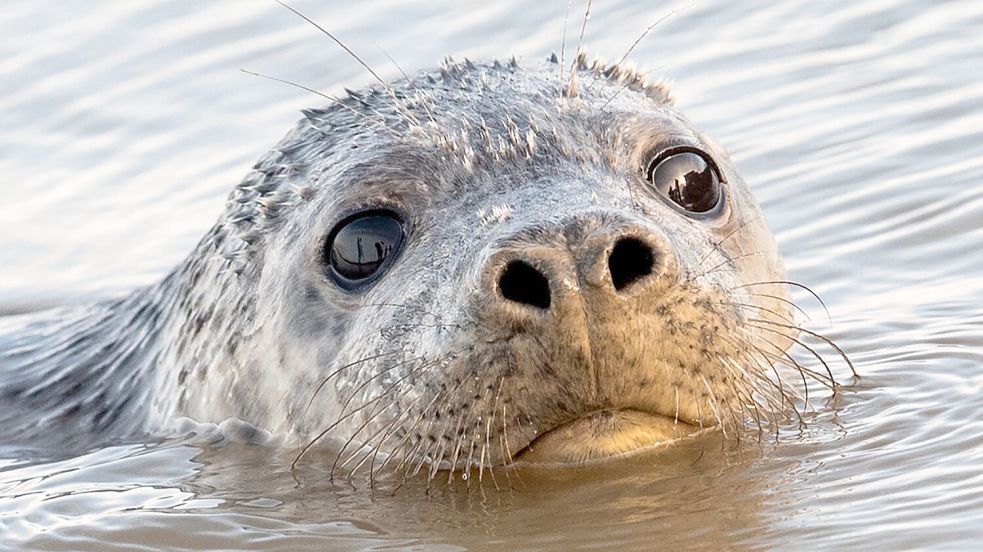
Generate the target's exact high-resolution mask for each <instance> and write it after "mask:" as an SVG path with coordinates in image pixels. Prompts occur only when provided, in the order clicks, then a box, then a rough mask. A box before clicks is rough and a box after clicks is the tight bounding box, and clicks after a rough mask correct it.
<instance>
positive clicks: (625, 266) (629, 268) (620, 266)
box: [608, 237, 655, 291]
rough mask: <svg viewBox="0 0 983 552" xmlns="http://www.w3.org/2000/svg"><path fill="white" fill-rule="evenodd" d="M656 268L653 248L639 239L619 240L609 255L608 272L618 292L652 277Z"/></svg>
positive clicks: (627, 238)
mask: <svg viewBox="0 0 983 552" xmlns="http://www.w3.org/2000/svg"><path fill="white" fill-rule="evenodd" d="M654 266H655V253H654V252H653V251H652V247H651V246H650V245H649V244H647V243H645V242H643V241H642V240H640V239H638V238H631V237H626V238H621V239H619V240H618V241H617V242H616V243H615V244H614V247H612V248H611V253H610V254H609V255H608V272H609V273H610V275H611V283H612V285H613V286H614V289H615V290H617V291H622V290H624V289H625V288H627V287H628V286H630V285H631V284H633V283H635V282H637V281H639V280H642V279H643V278H646V277H648V276H649V275H651V274H652V268H653V267H654Z"/></svg>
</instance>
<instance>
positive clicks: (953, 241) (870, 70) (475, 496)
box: [0, 0, 983, 550]
mask: <svg viewBox="0 0 983 552" xmlns="http://www.w3.org/2000/svg"><path fill="white" fill-rule="evenodd" d="M297 7H298V8H300V9H302V10H303V11H304V12H305V13H308V14H310V15H312V16H314V17H315V18H316V19H318V20H319V21H322V22H324V23H325V24H326V25H327V26H328V27H329V28H331V29H332V30H334V31H336V32H338V33H339V34H340V35H341V36H343V37H344V38H346V39H348V42H350V43H351V45H352V46H353V47H354V48H355V49H356V50H357V51H359V52H361V53H363V55H364V56H365V58H366V60H367V61H368V62H369V63H370V64H372V65H373V66H375V67H377V68H378V70H379V71H380V73H381V74H382V75H383V76H384V77H385V78H393V77H395V76H396V75H397V74H398V71H397V70H396V69H395V68H393V67H392V66H391V65H390V64H389V63H388V61H387V60H386V58H385V55H384V54H383V53H382V51H381V50H386V51H389V52H391V53H394V54H395V57H396V58H397V59H398V61H399V63H400V65H401V66H403V67H404V68H407V69H410V68H414V67H421V66H432V65H434V64H436V63H437V62H438V61H439V60H440V59H441V58H442V57H443V56H444V55H447V54H453V55H455V56H457V57H463V56H470V57H473V58H487V57H492V56H508V55H511V54H517V55H519V56H525V57H526V59H538V58H540V57H543V56H545V55H546V54H547V53H548V52H549V51H551V50H554V49H559V44H560V41H559V35H560V33H561V31H562V27H563V20H562V12H563V10H564V8H565V2H555V3H554V2H519V1H517V0H511V1H506V2H498V3H478V2H471V1H466V2H450V1H449V0H447V1H442V2H428V3H420V4H419V5H416V6H407V5H403V4H397V3H395V2H391V1H386V0H383V1H376V0H373V1H368V2H360V3H352V2H348V3H341V2H332V3H325V2H314V1H313V0H312V1H308V2H298V3H297ZM577 9H579V8H577V7H576V6H575V9H574V11H577ZM669 9H671V6H669V5H663V4H659V5H657V6H656V7H652V6H651V5H646V4H645V3H641V2H630V1H627V0H626V1H614V0H612V1H610V2H604V3H597V4H596V5H595V9H594V13H593V14H592V18H591V21H590V25H589V26H588V28H587V33H586V36H585V43H586V44H587V45H588V47H589V49H590V50H591V51H593V52H596V53H598V54H600V55H603V56H605V57H608V58H614V57H617V56H620V55H621V53H623V52H624V51H625V50H626V49H627V47H628V46H629V45H630V43H631V41H632V40H634V37H636V36H638V34H639V33H640V32H641V31H642V30H643V29H644V28H645V26H647V25H648V24H649V23H650V22H651V21H654V20H656V19H658V18H659V17H660V16H662V15H663V14H665V13H666V12H667V11H668V10H669ZM981 24H983V6H981V5H976V4H971V3H966V2H964V3H933V4H926V3H922V2H915V1H913V0H912V1H902V0H880V1H875V2H863V3H855V2H842V1H838V2H826V3H822V4H821V5H820V4H815V5H810V4H803V3H801V2H791V1H781V2H763V1H751V2H741V3H730V2H722V1H717V0H709V1H707V2H700V3H699V4H698V5H697V6H696V7H693V8H688V9H685V10H683V11H681V12H680V13H678V14H677V15H675V16H673V17H672V18H670V19H669V20H667V21H666V22H664V23H662V24H660V26H659V27H658V28H657V29H656V31H655V32H654V33H653V34H652V35H651V36H649V37H648V38H647V39H646V40H645V41H643V42H642V43H641V44H639V46H638V47H637V48H636V49H635V51H634V52H633V54H632V57H633V59H635V60H637V61H638V62H639V63H641V64H643V65H647V66H650V67H662V69H661V70H660V71H659V72H660V73H662V74H665V75H667V76H671V77H673V78H674V80H675V84H674V88H675V91H676V95H677V96H678V97H679V103H680V106H681V108H682V110H683V111H684V112H685V113H686V114H687V115H688V116H689V117H690V118H691V119H692V120H693V121H694V122H695V123H696V124H697V126H699V127H701V128H704V129H705V130H707V131H708V133H709V134H711V135H712V136H714V137H715V138H716V139H718V140H719V141H720V142H721V143H723V144H726V145H727V146H728V147H729V148H730V150H731V152H732V154H733V156H734V157H735V160H736V162H737V165H738V166H739V167H740V168H741V169H742V171H743V173H744V177H745V179H746V180H747V181H748V182H750V183H751V185H752V188H753V189H754V190H755V192H756V193H757V195H758V198H759V199H760V200H761V201H762V204H763V206H764V208H765V211H766V214H767V215H768V217H769V220H770V222H771V224H772V226H773V228H774V229H775V231H776V234H777V237H778V241H779V244H780V245H781V246H782V248H783V250H784V252H785V257H786V263H787V265H788V268H789V272H790V276H791V277H792V278H793V279H795V280H798V281H802V282H806V283H808V284H809V285H810V286H811V287H813V288H814V289H815V290H816V291H818V292H819V293H820V294H821V295H822V296H823V298H824V300H825V301H826V303H827V305H828V306H829V309H830V311H831V312H832V315H833V324H832V326H830V325H829V323H828V322H827V321H826V320H825V317H824V315H823V314H822V309H821V308H820V307H819V306H818V305H817V306H816V307H815V308H814V309H812V310H811V311H810V314H812V315H813V320H812V321H811V322H808V324H810V325H811V326H812V327H815V328H817V329H821V330H822V331H824V332H826V333H828V334H829V335H830V336H831V337H832V338H834V339H836V340H837V341H838V342H839V343H840V344H841V345H843V346H844V348H845V349H846V350H847V351H848V352H849V353H850V354H851V356H852V358H853V360H854V361H855V362H856V364H857V365H858V369H859V371H860V372H861V375H862V377H861V379H860V380H859V381H858V382H857V383H856V384H854V385H852V386H851V387H850V388H848V389H846V390H845V391H844V392H843V393H842V394H841V395H840V396H838V397H836V398H834V399H832V400H830V401H829V402H828V404H822V403H819V405H818V406H819V410H820V412H819V413H818V414H815V415H813V416H812V418H811V419H810V420H809V422H810V423H809V426H808V428H806V429H804V430H802V431H799V430H798V429H797V428H789V429H788V430H786V432H785V433H783V434H782V435H780V436H779V438H778V439H777V440H776V439H773V438H769V439H765V440H764V441H763V442H761V443H757V442H753V441H752V442H746V441H745V442H741V443H732V442H724V441H722V440H721V439H720V438H719V437H716V436H712V435H711V436H704V437H701V438H699V439H695V440H693V441H690V442H687V443H685V444H683V445H682V446H680V447H677V448H675V449H673V450H671V451H670V452H669V453H668V454H665V455H662V456H656V457H651V456H647V457H639V458H636V459H633V460H626V461H623V462H619V463H617V464H615V465H609V466H605V467H604V468H592V469H587V470H579V471H563V472H549V471H534V470H530V469H526V470H522V472H521V473H520V474H519V476H521V480H522V481H521V483H520V482H516V483H515V484H514V485H508V489H509V490H503V491H495V490H494V488H493V487H492V486H491V485H490V484H489V483H488V481H485V482H484V483H485V484H484V485H482V486H481V487H480V488H479V487H478V486H476V485H475V486H472V487H471V489H470V490H468V488H467V485H466V484H465V483H464V482H463V481H457V482H454V484H452V485H451V486H450V487H440V488H435V489H431V492H430V493H429V494H427V493H425V492H424V490H425V489H424V488H422V485H423V483H422V482H419V481H409V482H407V484H406V485H404V488H402V489H401V490H400V491H399V492H397V493H396V494H395V495H392V496H391V495H390V494H389V493H380V492H371V491H369V490H367V488H366V484H365V482H359V481H355V482H353V483H352V484H348V483H346V482H339V481H336V482H334V483H332V482H330V481H329V478H328V473H327V468H326V466H330V464H331V462H330V460H332V459H333V458H319V457H318V456H317V455H316V454H315V455H313V456H312V457H310V458H308V459H306V460H305V462H304V463H303V464H302V465H301V467H300V469H299V471H298V473H297V474H294V475H292V474H291V473H290V470H289V466H290V462H291V461H292V460H293V455H294V451H287V450H280V449H278V448H276V447H272V446H262V445H250V444H245V443H241V442H236V441H234V440H231V439H227V438H222V437H221V435H220V434H209V433H208V432H207V431H205V432H204V433H203V434H199V435H198V436H194V437H187V438H181V439H173V440H169V441H165V442H162V443H145V444H141V445H120V446H115V447H107V448H103V449H99V450H93V451H90V452H89V453H87V454H85V455H82V456H75V457H69V458H50V459H41V458H37V457H35V458H31V457H29V455H27V454H26V453H23V452H19V451H16V450H9V449H2V448H0V458H4V459H0V536H2V538H0V541H2V542H3V543H4V546H9V547H14V548H17V549H25V550H34V549H49V550H78V549H96V550H114V549H132V548H135V547H136V546H137V545H141V546H146V547H150V548H152V549H153V548H171V549H204V548H219V547H225V548H233V549H268V550H277V549H287V548H289V549H310V550H315V549H317V550H321V549H325V548H327V549H344V550H357V549H370V548H372V549H376V548H379V547H382V546H386V547H393V548H410V547H413V546H419V545H426V547H427V548H432V549H447V550H454V549H460V548H476V549H494V548H529V549H538V550H564V549H568V548H569V546H570V544H571V543H576V544H581V545H583V546H590V547H596V548H610V549H651V548H652V547H653V546H658V547H664V548H672V547H679V548H682V547H685V548H687V549H701V548H702V549H721V548H725V547H726V548H732V549H742V548H749V549H757V548H782V549H785V548H789V549H790V548H805V549H842V548H859V547H862V546H865V547H869V548H873V549H911V548H925V547H944V548H971V547H972V546H974V545H975V544H976V543H978V542H979V540H980V538H981V537H983V529H981V527H983V519H981V518H983V515H981V514H980V512H983V470H981V469H980V467H981V466H983V421H981V419H983V416H981V412H980V407H979V404H980V400H979V396H980V393H981V390H983V369H981V366H983V314H981V313H980V309H979V305H981V304H983V278H981V277H980V276H981V275H983V252H981V251H980V247H979V244H980V243H983V225H981V224H980V221H981V220H983V188H981V187H980V184H979V182H980V180H981V177H983V139H981V138H983V137H981V133H983V130H981V129H983V80H981V78H980V72H979V67H980V66H981V65H980V64H981V58H983V34H981V33H980V32H979V29H980V28H981ZM0 29H2V31H3V32H0V151H2V152H3V154H2V156H0V167H2V169H3V184H2V185H0V186H2V190H3V191H4V193H5V194H4V201H2V202H0V266H2V267H3V269H2V270H0V312H13V311H18V310H24V309H31V308H36V307H37V306H39V305H48V304H61V303H65V302H77V301H84V300H88V299H90V298H91V297H93V296H106V295H115V294H119V293H123V292H125V291H126V290H129V289H132V288H133V287H134V286H137V285H140V284H144V283H149V282H152V281H154V280H156V279H159V278H160V277H161V276H162V275H163V274H164V273H165V272H166V271H167V270H168V269H169V268H170V267H171V266H173V265H174V264H176V263H177V262H178V261H179V260H180V259H181V258H182V257H183V256H184V255H186V254H187V252H188V251H190V250H191V248H192V246H193V245H194V243H195V242H196V240H197V239H198V238H199V237H200V236H201V235H202V234H203V233H204V231H205V230H206V229H207V228H208V227H209V226H210V225H211V223H212V222H213V220H214V219H215V217H217V215H218V214H219V212H220V211H221V208H222V204H223V201H224V198H225V196H226V194H227V193H228V191H229V190H230V189H231V188H232V186H233V185H234V184H236V183H237V182H238V181H239V179H240V178H241V177H242V176H243V175H244V174H245V173H246V171H247V170H248V168H249V167H250V166H251V164H252V162H253V160H254V159H255V158H257V157H258V156H259V154H261V153H262V152H263V151H265V150H266V149H267V148H269V147H270V146H271V145H272V144H273V143H275V141H276V139H277V138H278V137H279V136H280V135H282V133H283V132H284V131H285V130H286V129H287V128H289V126H290V125H291V124H292V123H293V121H294V119H296V118H297V109H299V108H301V107H305V106H310V105H314V104H318V103H321V102H320V101H319V99H318V98H317V97H313V96H307V95H304V94H303V93H301V92H299V91H298V90H296V89H293V88H290V87H286V86H282V87H281V86H277V85H275V84H273V83H269V82H266V81H261V80H258V79H254V78H252V77H249V76H248V75H245V74H243V73H241V72H239V71H238V69H239V68H240V67H244V68H247V69H250V70H257V71H262V72H267V73H273V74H275V75H276V76H278V77H283V78H287V79H290V80H295V81H298V82H301V83H304V84H305V85H310V86H315V87H319V88H321V89H324V90H326V91H329V92H336V91H338V90H340V89H341V87H342V86H349V87H353V88H357V87H359V86H360V85H363V84H365V83H367V82H368V81H369V79H368V77H367V76H366V75H365V74H364V73H363V72H362V70H361V68H360V67H359V66H357V64H354V63H353V62H351V60H350V59H348V58H347V57H345V56H344V55H342V54H341V53H340V52H339V51H338V50H337V49H336V48H334V47H332V45H331V44H330V43H328V42H327V41H325V40H324V37H323V36H319V35H317V34H316V33H312V32H311V30H310V29H309V28H308V27H306V26H305V25H303V24H301V23H298V21H297V20H296V18H294V17H292V16H290V14H289V13H286V12H285V10H283V9H282V8H279V7H278V6H277V5H276V4H275V3H273V2H267V1H265V0H250V1H248V2H242V3H237V4H236V8H235V9H230V7H229V6H228V5H227V4H223V3H186V2H176V1H171V0H157V1H155V2H150V3H146V2H144V3H116V4H111V5H106V6H101V7H100V9H98V10H93V9H91V5H90V3H88V2H81V1H67V2H58V3H55V2H26V1H17V2H13V3H8V4H6V5H4V7H3V9H0ZM568 47H569V45H568ZM360 235H361V234H360ZM355 237H356V239H355V240H354V241H353V242H351V243H352V245H353V246H354V252H351V253H346V254H345V256H344V258H345V259H348V260H354V261H355V263H354V265H353V267H355V268H353V270H360V271H363V272H365V271H368V270H371V268H372V264H373V263H381V262H382V261H383V260H384V257H386V256H387V255H389V254H390V253H389V252H387V248H388V247H393V248H397V247H398V246H397V245H395V241H394V240H393V239H392V238H391V237H387V238H386V239H373V238H370V237H367V235H362V240H361V245H362V249H361V257H360V256H359V249H358V244H359V240H358V236H355ZM377 243H378V245H379V248H381V251H380V249H379V248H377V247H376V245H377ZM359 263H361V264H359ZM358 267H362V268H358ZM797 299H798V300H801V302H802V303H804V304H805V303H808V302H809V300H810V298H809V297H808V296H807V295H806V294H801V296H799V297H797ZM0 446H2V445H0ZM319 460H320V461H319ZM295 476H296V479H295ZM504 486H505V485H503V487H504ZM513 487H514V488H513ZM8 543H9V544H8Z"/></svg>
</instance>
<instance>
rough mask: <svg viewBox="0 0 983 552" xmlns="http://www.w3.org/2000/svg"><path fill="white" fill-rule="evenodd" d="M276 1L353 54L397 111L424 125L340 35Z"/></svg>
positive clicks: (409, 120) (407, 118)
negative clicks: (387, 93) (381, 88)
mask: <svg viewBox="0 0 983 552" xmlns="http://www.w3.org/2000/svg"><path fill="white" fill-rule="evenodd" d="M276 2H277V4H280V5H281V6H283V7H284V8H287V9H288V10H290V11H291V12H293V13H294V14H295V15H296V16H297V17H299V18H301V19H303V20H304V21H306V22H308V23H310V24H311V25H312V26H313V27H314V28H315V29H317V30H318V31H321V33H323V34H324V36H326V37H328V38H330V39H331V40H332V41H333V42H334V43H335V44H337V45H338V46H339V47H340V48H341V49H342V50H344V51H345V52H346V53H347V54H348V55H349V56H351V57H352V59H354V60H355V61H357V62H358V63H359V65H361V66H362V67H364V68H365V70H366V71H368V72H369V74H370V75H372V77H373V78H375V80H377V81H378V82H379V84H381V85H382V87H383V88H384V89H385V90H386V91H387V92H389V95H390V96H391V97H392V99H393V102H394V104H393V105H394V106H395V107H396V109H397V111H399V113H400V115H402V116H403V118H405V119H406V120H407V121H408V122H410V123H411V124H415V125H417V126H422V125H420V121H418V120H417V119H416V117H414V116H413V114H412V113H410V112H408V111H406V110H404V109H403V108H402V106H401V104H400V101H399V98H398V97H397V96H396V91H395V90H393V88H392V87H391V86H390V85H389V83H387V82H386V81H385V80H384V79H383V78H382V77H380V76H379V74H378V73H376V72H375V71H374V70H373V69H372V67H370V66H369V64H368V63H366V62H365V60H363V59H362V58H361V57H359V55H358V54H356V53H355V52H354V51H353V50H352V49H351V48H349V47H348V45H346V44H345V43H344V42H342V41H341V40H340V39H339V38H338V37H336V36H335V35H334V34H332V33H331V32H329V31H328V30H327V29H325V28H324V27H322V26H321V25H319V24H318V23H317V22H316V21H314V20H313V19H311V18H310V17H307V16H306V15H304V14H303V13H301V12H299V11H297V10H296V9H294V8H293V7H292V6H290V5H289V4H287V3H286V2H284V1H283V0H276Z"/></svg>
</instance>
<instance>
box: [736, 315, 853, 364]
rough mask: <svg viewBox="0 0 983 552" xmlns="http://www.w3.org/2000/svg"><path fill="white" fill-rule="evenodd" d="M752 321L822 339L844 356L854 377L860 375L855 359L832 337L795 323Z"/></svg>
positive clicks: (841, 356)
mask: <svg viewBox="0 0 983 552" xmlns="http://www.w3.org/2000/svg"><path fill="white" fill-rule="evenodd" d="M750 322H763V323H765V324H770V325H772V326H778V327H782V328H786V329H789V330H796V331H800V332H802V333H805V334H809V335H811V336H812V337H814V338H816V339H818V340H820V341H822V342H823V343H825V344H827V345H829V346H830V347H832V348H833V350H835V351H836V354H838V355H839V356H840V358H842V359H843V361H844V362H846V364H847V366H849V367H850V371H851V372H852V373H853V377H858V376H857V369H856V367H854V365H853V361H851V360H850V357H849V356H847V354H846V352H844V351H843V349H842V348H840V346H839V345H837V344H836V343H834V342H833V340H831V339H830V338H828V337H826V336H824V335H822V334H820V333H817V332H814V331H812V330H809V329H806V328H803V327H801V326H795V325H789V324H781V323H778V322H773V321H771V320H764V319H752V320H750Z"/></svg>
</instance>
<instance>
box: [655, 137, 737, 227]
mask: <svg viewBox="0 0 983 552" xmlns="http://www.w3.org/2000/svg"><path fill="white" fill-rule="evenodd" d="M647 178H648V181H649V183H651V184H652V185H653V186H655V188H656V189H658V190H659V192H661V193H663V194H665V195H666V196H667V197H668V198H669V199H671V200H673V201H674V202H676V204H677V205H679V206H680V207H682V208H683V209H686V210H687V211H689V212H691V213H706V212H708V211H712V210H713V208H714V207H716V206H717V203H719V202H720V195H721V194H720V176H719V175H718V174H717V169H716V167H715V166H714V165H713V163H711V162H709V161H707V157H706V156H705V155H704V154H702V153H698V152H695V151H678V150H677V151H676V152H672V151H669V152H668V153H663V154H661V155H659V156H658V157H656V158H655V159H653V160H652V162H651V163H649V166H648V171H647Z"/></svg>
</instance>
